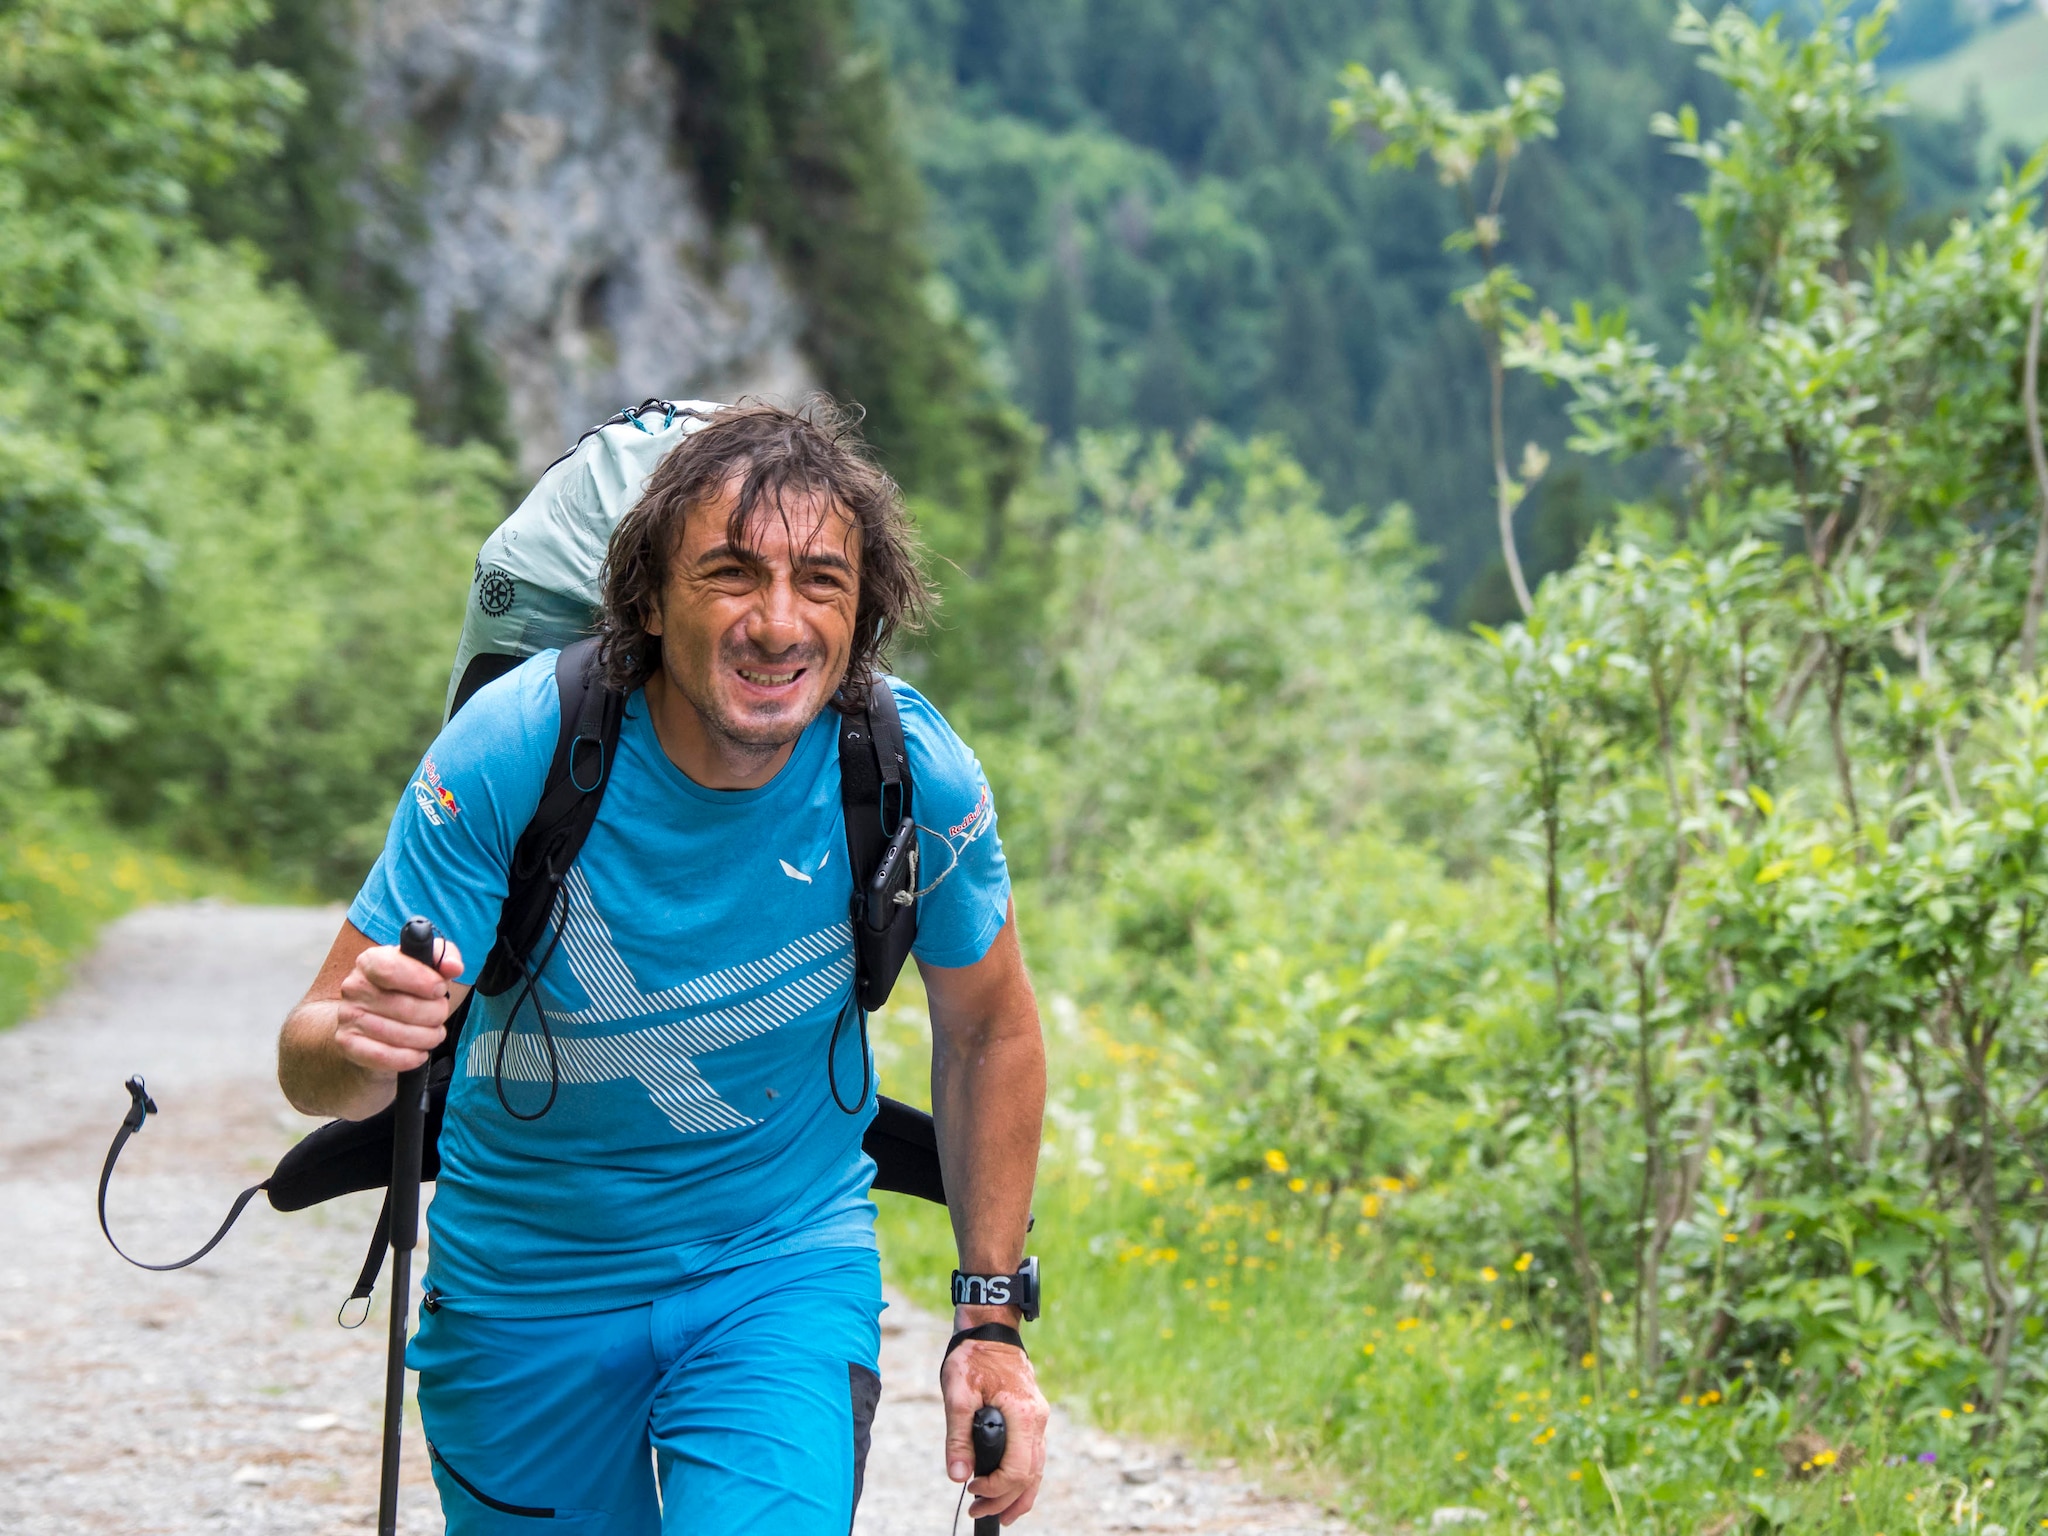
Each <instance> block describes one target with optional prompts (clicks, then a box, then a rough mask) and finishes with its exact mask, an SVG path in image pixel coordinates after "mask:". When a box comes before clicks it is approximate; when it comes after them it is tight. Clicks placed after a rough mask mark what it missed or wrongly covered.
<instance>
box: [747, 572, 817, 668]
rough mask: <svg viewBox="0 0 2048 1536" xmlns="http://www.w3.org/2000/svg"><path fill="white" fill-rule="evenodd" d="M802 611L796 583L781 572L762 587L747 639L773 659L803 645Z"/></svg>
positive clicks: (749, 623) (749, 620)
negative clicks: (774, 656)
mask: <svg viewBox="0 0 2048 1536" xmlns="http://www.w3.org/2000/svg"><path fill="white" fill-rule="evenodd" d="M800 609H801V605H800V604H799V603H798V601H797V593H796V583H795V582H793V581H792V580H791V579H790V578H789V576H788V575H787V574H785V573H783V572H779V571H778V572H777V573H776V574H775V575H774V577H773V578H771V579H770V580H768V581H765V582H763V583H762V584H761V588H760V593H759V596H758V598H757V600H756V601H755V603H754V607H753V611H752V612H751V613H749V614H748V615H747V639H748V640H749V641H750V642H752V643H753V645H754V646H756V647H757V648H758V649H760V650H762V651H765V652H767V653H768V654H769V655H771V656H773V655H779V654H780V653H781V652H783V651H787V650H791V649H793V648H795V647H796V646H799V645H801V644H803V641H804V625H803V619H802V616H801V611H800Z"/></svg>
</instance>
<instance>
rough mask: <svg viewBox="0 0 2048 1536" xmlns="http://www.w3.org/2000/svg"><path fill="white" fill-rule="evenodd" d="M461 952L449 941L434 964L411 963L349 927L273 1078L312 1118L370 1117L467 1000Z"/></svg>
mask: <svg viewBox="0 0 2048 1536" xmlns="http://www.w3.org/2000/svg"><path fill="white" fill-rule="evenodd" d="M461 974H462V954H461V951H459V950H458V949H456V947H455V946H454V944H452V943H444V946H443V948H442V951H441V963H440V965H439V966H438V967H436V966H428V965H422V964H421V963H420V962H419V961H417V960H408V959H407V958H406V957H405V956H404V955H402V954H400V953H399V951H398V947H397V946H396V945H393V944H377V943H374V942H372V940H371V939H370V937H369V935H368V934H366V933H364V932H363V931H362V930H361V929H359V928H357V927H356V926H355V925H354V924H353V923H346V922H345V923H343V924H342V925H341V932H340V933H338V934H337V935H335V939H334V947H333V948H332V949H330V950H329V951H328V952H327V961H326V963H325V964H324V965H322V966H321V967H320V974H319V975H318V976H316V977H315V978H314V979H313V985H312V987H311V988H310V989H309V990H308V991H307V993H306V996H305V999H304V1000H303V1001H302V1002H300V1004H299V1006H298V1007H296V1008H294V1009H293V1010H292V1011H291V1015H290V1016H289V1017H288V1018H287V1019H286V1020H285V1021H284V1029H283V1031H282V1032H281V1033H280V1034H279V1035H278V1041H277V1080H278V1085H279V1086H280V1087H282V1088H283V1089H284V1096H285V1097H286V1098H287V1099H289V1100H291V1102H292V1107H293V1108H295V1109H297V1110H300V1111H301V1112H303V1113H305V1114H309V1115H339V1116H340V1117H341V1118H342V1119H344V1120H364V1119H367V1118H369V1117H370V1116H371V1115H374V1114H376V1113H377V1112H378V1111H379V1110H381V1109H383V1108H384V1106H385V1105H387V1104H389V1103H390V1102H391V1100H392V1099H393V1097H394V1096H395V1095H396V1094H397V1092H398V1074H399V1073H401V1072H407V1071H410V1070H411V1069H412V1068H414V1067H417V1066H419V1065H420V1064H421V1063H422V1062H424V1061H425V1060H426V1059H427V1056H428V1054H429V1053H430V1052H432V1051H433V1049H434V1047H435V1046H437V1045H439V1044H440V1043H441V1041H442V1039H443V1038H444V1037H445V1036H446V1035H447V1033H448V1030H447V1024H448V1015H449V1014H450V1013H451V1012H453V1011H454V1009H455V1005H456V1004H457V1003H459V1002H461V1001H462V999H463V998H464V997H466V996H467V995H468V993H469V989H468V988H467V987H464V986H462V985H460V984H459V983H457V982H456V980H455V978H456V977H457V976H460V975H461Z"/></svg>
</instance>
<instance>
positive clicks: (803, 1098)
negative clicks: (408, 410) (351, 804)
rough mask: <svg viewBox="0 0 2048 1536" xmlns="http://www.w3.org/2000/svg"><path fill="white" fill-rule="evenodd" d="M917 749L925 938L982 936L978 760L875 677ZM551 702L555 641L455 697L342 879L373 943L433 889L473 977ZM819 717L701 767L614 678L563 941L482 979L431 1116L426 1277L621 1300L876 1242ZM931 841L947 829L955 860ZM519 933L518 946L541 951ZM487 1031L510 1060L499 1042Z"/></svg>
mask: <svg viewBox="0 0 2048 1536" xmlns="http://www.w3.org/2000/svg"><path fill="white" fill-rule="evenodd" d="M891 686H892V687H893V689H894V691H895V694H896V699H897V703H898V706H899V709H900V712H901V714H902V717H903V735H904V739H905V742H906V744H907V746H908V748H909V752H910V763H911V773H912V782H913V783H914V785H915V802H914V806H913V810H914V812H915V815H916V818H917V821H918V823H919V825H920V828H921V829H928V830H921V831H920V833H919V842H920V846H921V858H922V870H921V873H920V878H921V879H922V880H923V881H924V882H925V883H926V884H927V885H930V883H931V882H932V881H933V880H934V879H937V878H938V876H939V872H940V871H942V870H945V869H947V868H948V866H949V864H950V865H951V873H950V874H948V875H946V877H945V878H944V879H943V880H942V881H941V882H940V883H939V885H938V886H937V888H936V889H933V890H931V891H929V893H928V894H927V895H925V896H924V897H923V898H922V899H921V900H920V902H919V904H918V933H917V944H916V947H915V950H914V953H915V954H916V955H917V957H918V958H919V959H920V960H922V961H924V962H926V963H927V964H931V965H938V966H964V965H971V964H973V963H974V962H975V961H977V960H979V959H980V958H981V957H982V956H983V955H984V954H986V953H987V952H988V947H989V945H990V944H991V943H992V942H994V940H995V937H996V934H997V933H998V932H999V931H1000V930H1001V928H1002V925H1003V920H1004V914H1005V912H1006V911H1007V908H1008V904H1009V872H1008V869H1007V868H1006V866H1005V864H1004V861H1003V852H1002V845H1001V843H1000V842H999V841H998V840H997V837H996V832H995V807H994V804H993V802H992V801H991V799H990V797H989V791H988V784H987V781H986V780H985V779H984V778H983V776H982V772H981V765H980V764H979V763H977V762H976V761H975V759H974V755H973V753H971V752H970V751H969V750H968V749H967V747H966V746H965V745H964V744H963V743H962V742H961V740H960V738H959V737H957V736H955V735H954V734H953V732H952V730H951V728H950V727H948V726H947V724H946V722H945V721H944V720H943V719H942V718H941V717H940V715H939V713H938V711H937V710H935V709H933V708H932V707H931V705H930V704H928V703H926V702H925V700H924V699H923V698H921V697H920V696H919V695H918V694H917V693H916V692H915V691H914V690H913V689H911V688H909V687H907V686H905V685H904V684H902V683H900V682H892V683H891ZM560 718H561V705H560V700H559V698H558V696H557V694H556V691H555V653H554V652H552V651H545V652H542V653H541V654H540V655H538V656H536V657H534V658H533V659H532V660H530V661H528V662H527V663H526V664H525V665H524V666H522V667H520V668H519V669H518V670H517V671H515V672H513V673H511V674H509V675H508V676H506V677H503V678H500V679H498V680H497V681H496V682H493V683H492V684H490V685H489V686H488V687H486V688H484V689H483V690H482V691H480V692H479V693H478V694H477V695H476V696H475V697H474V698H473V699H471V700H470V701H469V703H468V704H467V705H465V706H464V707H463V709H462V712H461V713H460V714H458V715H457V716H456V717H455V718H454V719H453V720H451V721H450V722H449V723H448V725H447V726H446V727H445V728H443V730H442V732H441V735H440V737H439V738H438V739H437V740H436V741H435V742H434V745H433V747H432V748H431V749H430V750H429V751H428V753H427V756H426V758H425V759H424V760H423V761H422V762H421V764H420V767H419V771H418V773H417V774H416V775H415V776H414V779H413V782H412V783H411V785H409V786H408V787H407V790H406V793H405V794H404V796H403V797H402V798H401V799H400V801H399V805H398V810H397V812H396V814H394V815H393V817H392V820H391V830H390V833H389V835H388V836H387V838H386V840H385V844H384V852H383V854H382V855H381V856H380V857H379V858H378V860H377V864H376V867H375V868H374V869H372V870H371V871H370V876H369V879H368V880H367V881H365V882H364V885H363V888H362V891H361V892H360V893H359V894H358V895H357V897H356V899H355V903H354V904H353V905H352V906H351V907H350V908H349V921H351V922H352V923H354V924H355V926H356V927H357V928H359V929H361V930H362V931H363V932H364V933H366V934H368V935H369V936H370V937H371V938H372V939H374V940H376V941H377V942H379V943H385V944H389V943H395V942H397V936H398V930H399V927H400V925H401V924H403V923H404V922H405V920H406V919H407V918H409V917H412V916H415V915H419V916H424V917H427V918H430V919H432V920H433V922H434V923H435V924H436V925H437V926H438V927H439V928H440V930H441V931H442V932H443V933H444V934H446V935H447V936H448V937H449V938H451V939H453V940H454V941H455V942H456V944H457V945H459V946H460V948H461V951H462V958H463V962H464V964H465V965H466V966H467V967H468V969H466V970H465V971H464V972H463V975H462V980H463V981H464V982H470V983H473V982H474V981H475V980H476V977H477V974H478V972H479V971H480V970H481V969H482V967H483V963H484V960H485V957H486V956H487V955H488V954H489V952H490V948H491V944H492V942H493V940H494V938H495V937H496V934H497V926H498V909H499V907H500V906H501V905H502V904H503V902H504V899H505V891H506V886H507V878H506V872H507V870H508V869H509V868H510V865H511V858H512V847H513V844H514V843H515V842H517V841H518V839H519V835H520V834H521V833H522V832H523V831H524V830H525V829H526V825H527V823H528V822H529V821H530V820H531V819H532V817H533V813H534V810H535V808H536V807H537V806H538V805H539V803H540V795H541V788H542V785H543V783H544V781H545V779H546V777H547V769H548V761H549V759H550V757H551V756H552V755H553V753H554V746H555V738H556V735H557V733H558V728H559V722H560ZM837 721H838V717H837V716H836V715H834V714H833V713H831V712H830V711H827V712H826V713H825V714H824V715H822V716H820V717H819V718H818V719H817V720H815V721H813V722H812V723H811V725H810V727H809V729H807V730H806V731H805V732H804V734H803V736H802V737H801V739H799V740H798V742H797V743H796V745H795V747H794V748H793V749H792V751H791V753H790V757H789V761H788V762H786V763H785V764H784V765H783V767H782V770H781V771H780V772H779V773H777V774H776V776H775V777H774V778H773V779H771V780H770V781H769V782H768V783H767V784H764V785H762V786H761V787H760V788H759V789H750V790H710V789H705V788H703V787H702V786H700V785H698V784H696V783H694V782H693V781H692V780H691V779H690V778H689V777H688V776H687V775H685V774H684V773H683V772H682V770H681V769H679V768H677V767H676V766H675V764H674V763H672V762H670V761H669V759H668V756H667V754H666V753H664V752H663V751H662V748H661V743H660V742H659V741H658V740H657V739H656V737H655V734H654V728H653V726H652V724H651V723H650V721H649V720H648V717H647V710H646V705H645V696H644V695H643V694H639V693H635V694H634V695H633V696H632V697H631V698H630V699H629V700H628V701H627V708H626V719H625V725H624V729H623V731H622V732H621V735H620V739H619V749H618V757H617V762H616V763H615V765H614V767H613V769H612V774H611V781H610V783H609V785H608V786H607V788H606V790H605V796H604V803H603V806H602V808H601V809H600V811H599V813H598V817H597V822H596V824H595V825H594V826H593V827H592V828H591V830H590V836H589V838H588V840H587V841H586V842H585V843H584V845H583V851H582V854H581V855H580V856H579V857H578V859H577V861H576V864H575V867H574V868H573V869H572V870H571V872H570V875H569V878H568V880H567V881H566V882H565V891H566V898H567V899H566V916H565V918H564V921H563V923H562V926H561V932H560V941H559V944H558V945H557V946H556V948H555V950H554V952H553V954H552V957H551V958H549V959H548V961H547V964H546V966H545V968H544V969H542V971H541V972H540V978H539V985H538V987H537V989H536V995H537V997H538V999H539V1001H540V1003H541V1005H542V1006H543V1007H544V1008H545V1009H546V1010H547V1018H548V1026H549V1028H550V1030H552V1032H553V1034H554V1038H555V1053H556V1059H557V1062H558V1066H559V1072H560V1089H559V1092H558V1094H557V1096H556V1099H555V1102H554V1105H553V1107H552V1108H550V1109H549V1110H548V1112H547V1113H546V1114H545V1115H544V1116H542V1117H541V1118H539V1119H535V1120H520V1119H517V1118H515V1117H514V1116H513V1115H512V1114H510V1113H508V1112H507V1111H506V1109H505V1107H504V1105H503V1104H502V1103H501V1102H500V1099H499V1085H500V1082H502V1087H503V1092H504V1096H505V1098H506V1099H508V1100H509V1101H510V1103H511V1107H512V1109H513V1110H516V1111H518V1113H519V1114H521V1115H532V1114H534V1113H535V1112H536V1111H537V1110H539V1109H540V1108H541V1106H542V1105H543V1104H545V1103H546V1102H547V1097H548V1090H549V1082H550V1075H551V1074H550V1066H549V1059H548V1050H547V1047H546V1046H545V1044H544V1043H543V1041H542V1038H541V1034H540V1030H539V1026H538V1020H537V1019H536V1017H535V1014H534V1010H533V1007H532V1004H531V1003H527V1004H526V1005H524V1006H522V1007H521V1008H520V1009H519V1013H518V1017H517V1018H516V1020H515V1021H514V1026H513V1029H512V1031H511V1034H510V1037H509V1038H506V1036H505V1034H504V1025H505V1020H506V1017H507V1015H508V1014H510V1013H511V1012H512V1010H513V1006H514V1004H515V1002H516V1001H517V1000H518V998H519V997H520V994H521V993H522V992H523V991H524V985H523V984H522V985H520V986H515V987H513V988H512V989H511V990H510V991H508V992H505V993H503V994H501V995H499V996H497V997H493V998H486V997H482V996H480V995H479V996H477V997H476V999H475V1001H474V1002H473V1003H472V1005H471V1008H470V1015H469V1020H468V1023H467V1024H466V1025H465V1027H464V1030H463V1041H462V1048H461V1052H460V1054H459V1056H458V1058H457V1061H456V1071H455V1077H454V1080H453V1082H452V1084H451V1088H450V1093H449V1099H448V1118H447V1121H446V1124H445V1125H444V1126H443V1128H442V1131H441V1141H440V1149H441V1175H440V1183H439V1187H438V1189H437V1191H436V1193H435V1196H434V1203H433V1206H432V1210H431V1213H430V1217H429V1221H430V1227H431V1232H432V1238H433V1243H432V1249H431V1259H430V1267H429V1279H430V1281H431V1283H432V1284H433V1286H434V1288H435V1289H436V1291H437V1292H439V1293H440V1294H441V1295H442V1296H443V1297H445V1298H446V1301H447V1304H448V1305H450V1306H452V1307H455V1308H458V1309H460V1310H464V1311H470V1312H475V1313H480V1314H484V1315H487V1316H500V1317H544V1316H551V1315H559V1314H568V1313H576V1312H596V1311H604V1310H608V1309H611V1308H615V1307H626V1306H636V1305H639V1304H640V1303H643V1302H646V1301H649V1300H652V1299H654V1298H655V1297H658V1296H662V1295H666V1294H669V1293H671V1292H673V1291H675V1290H676V1289H678V1288H679V1287H680V1286H681V1285H682V1284H683V1283H684V1282H686V1281H688V1280H690V1279H691V1278H693V1277H695V1276H698V1275H703V1274H709V1273H713V1272H716V1271H718V1270H723V1269H729V1268H731V1267H732V1266H734V1265H736V1264H741V1263H747V1262H751V1261H754V1260H757V1259H765V1258H772V1257H775V1256H777V1255H779V1254H785V1253H790V1252H794V1251H796V1250H799V1249H808V1248H819V1247H834V1246H836V1247H858V1248H871V1247H873V1246H874V1241H875V1239H874V1206H873V1204H872V1202H871V1201H870V1200H869V1199H868V1186H869V1184H870V1183H871V1182H872V1181H873V1179H874V1164H873V1163H872V1162H870V1161H869V1159H868V1157H867V1156H866V1154H865V1153H863V1152H862V1151H861V1136H862V1133H863V1132H864V1131H865V1130H866V1129H867V1125H868V1122H869V1121H870V1120H871V1119H872V1118H873V1115H874V1111H873V1108H872V1102H870V1103H869V1104H868V1105H864V1106H863V1107H862V1109H861V1112H860V1113H858V1114H855V1115H848V1114H845V1113H843V1112H841V1111H840V1110H839V1108H838V1107H837V1106H836V1105H835V1104H834V1102H833V1097H832V1093H831V1090H830V1088H829V1087H828V1085H827V1082H826V1048H827V1045H828V1042H830V1040H831V1039H832V1034H833V1026H834V1024H835V1023H836V1022H838V1021H839V1020H840V1019H841V1017H842V1013H843V1014H844V1019H845V1023H844V1028H843V1030H842V1031H841V1034H840V1039H839V1045H838V1051H837V1055H836V1058H835V1061H834V1068H835V1071H836V1081H837V1083H838V1089H839V1096H840V1097H841V1098H842V1099H844V1100H845V1101H846V1102H847V1103H848V1104H852V1103H854V1102H855V1096H856V1095H857V1094H859V1093H860V1091H861V1082H862V1076H861V1073H862V1061H861V1052H860V1044H859V1031H858V1028H857V1026H856V1023H855V1019H854V1016H853V1014H852V1011H851V1009H850V1008H849V1007H848V1004H849V1001H850V999H851V996H852V985H853V935H852V930H851V928H850V927H849V926H848V918H847V911H848V906H849V903H850V901H851V898H852V894H853V882H852V876H851V874H850V871H849V865H848V860H847V853H846V826H845V817H844V814H843V812H842V810H841V805H840V794H839V732H838V726H837ZM948 843H950V844H951V845H952V848H953V849H954V850H957V853H958V862H957V863H953V862H952V860H953V853H952V852H949V851H948V847H947V844H948ZM548 945H549V939H548V938H546V937H544V938H543V939H542V940H541V942H540V944H539V945H538V946H536V948H535V952H534V956H533V962H534V963H538V961H539V960H540V957H541V956H542V955H543V954H546V953H547V952H548ZM501 1042H502V1043H503V1044H504V1046H505V1049H504V1053H503V1058H502V1068H501V1069H500V1059H499V1046H500V1044H501Z"/></svg>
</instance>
